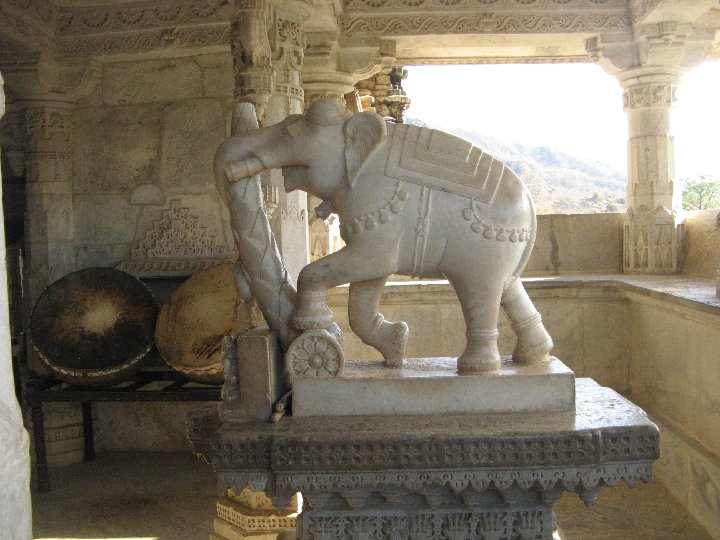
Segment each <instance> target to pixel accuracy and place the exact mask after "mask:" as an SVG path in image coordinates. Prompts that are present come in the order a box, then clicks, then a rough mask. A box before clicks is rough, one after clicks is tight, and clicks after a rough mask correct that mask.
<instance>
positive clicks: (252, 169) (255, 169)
mask: <svg viewBox="0 0 720 540" xmlns="http://www.w3.org/2000/svg"><path fill="white" fill-rule="evenodd" d="M266 169H267V167H265V165H263V162H262V161H260V159H259V158H257V157H256V156H250V157H248V158H245V159H240V160H238V161H230V162H229V163H227V164H226V165H225V175H226V176H227V179H228V181H229V182H237V181H238V180H242V179H243V178H249V177H251V176H253V175H256V174H259V173H261V172H263V171H264V170H266Z"/></svg>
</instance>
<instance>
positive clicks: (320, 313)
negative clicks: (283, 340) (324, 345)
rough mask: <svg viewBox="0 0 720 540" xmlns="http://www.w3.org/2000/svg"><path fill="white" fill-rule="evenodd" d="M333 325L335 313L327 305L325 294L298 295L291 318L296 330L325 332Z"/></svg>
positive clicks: (290, 322) (291, 323)
mask: <svg viewBox="0 0 720 540" xmlns="http://www.w3.org/2000/svg"><path fill="white" fill-rule="evenodd" d="M332 323H333V313H332V311H330V308H328V306H327V304H326V303H325V294H318V295H302V296H301V295H298V302H297V304H296V306H295V311H293V314H292V317H290V321H289V324H290V327H291V328H294V329H295V330H324V329H327V328H330V326H331V325H332Z"/></svg>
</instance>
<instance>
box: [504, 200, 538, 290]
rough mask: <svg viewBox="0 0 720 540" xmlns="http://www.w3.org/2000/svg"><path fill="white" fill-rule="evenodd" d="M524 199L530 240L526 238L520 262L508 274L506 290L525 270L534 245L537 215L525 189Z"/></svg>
mask: <svg viewBox="0 0 720 540" xmlns="http://www.w3.org/2000/svg"><path fill="white" fill-rule="evenodd" d="M525 198H526V199H527V202H528V205H529V206H530V215H531V221H530V238H528V240H527V242H526V243H525V250H524V251H523V254H522V256H521V257H520V260H519V261H518V264H517V266H516V267H515V270H514V271H513V272H512V274H510V276H508V278H507V280H506V281H505V287H506V288H507V287H508V286H509V285H510V284H511V283H512V282H513V281H514V280H515V279H516V278H518V277H520V274H522V272H523V270H525V265H527V263H528V261H529V260H530V254H531V253H532V249H533V246H534V245H535V238H536V237H537V213H536V211H535V203H534V202H533V199H532V197H531V196H530V192H529V191H528V190H527V189H525Z"/></svg>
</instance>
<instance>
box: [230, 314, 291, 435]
mask: <svg viewBox="0 0 720 540" xmlns="http://www.w3.org/2000/svg"><path fill="white" fill-rule="evenodd" d="M233 340H234V342H235V343H234V346H235V350H236V357H235V358H230V359H228V360H229V363H230V364H231V365H228V362H226V365H225V369H226V370H227V369H228V368H231V369H232V370H233V372H234V373H237V377H236V380H237V381H238V387H237V391H236V390H235V389H231V388H228V386H227V384H226V386H225V387H223V394H224V396H228V395H230V396H232V397H233V398H234V399H231V400H228V399H227V397H226V398H225V401H223V402H222V403H221V404H220V418H221V419H222V420H224V421H230V422H257V421H260V422H262V421H267V420H268V419H269V418H270V415H271V414H272V412H273V406H274V405H275V402H276V401H277V400H278V399H279V398H280V397H281V396H282V395H283V394H284V393H285V392H287V391H288V377H287V375H286V374H285V371H284V368H283V366H282V361H281V355H280V352H279V350H278V346H277V337H276V335H275V334H274V333H273V332H271V331H270V330H268V328H264V327H261V328H254V329H251V330H248V331H246V332H241V333H239V334H237V335H236V336H233ZM230 347H232V344H230ZM226 359H227V356H226ZM233 363H235V364H236V365H235V366H234V367H233V366H232V364H233ZM226 377H227V375H226ZM226 382H227V379H226Z"/></svg>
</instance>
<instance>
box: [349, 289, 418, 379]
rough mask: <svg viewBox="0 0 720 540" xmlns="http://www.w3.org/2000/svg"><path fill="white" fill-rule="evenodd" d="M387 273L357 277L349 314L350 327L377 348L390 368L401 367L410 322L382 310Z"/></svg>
mask: <svg viewBox="0 0 720 540" xmlns="http://www.w3.org/2000/svg"><path fill="white" fill-rule="evenodd" d="M386 281H387V276H384V277H381V278H376V279H370V280H367V281H357V282H355V283H351V284H350V294H349V298H348V315H349V318H350V328H352V331H353V332H355V333H356V334H357V336H358V337H359V338H360V339H361V340H362V342H363V343H365V344H367V345H370V346H371V347H374V348H375V349H377V350H378V351H379V352H380V354H382V355H383V358H384V359H385V365H386V366H387V367H391V368H399V367H402V362H403V358H404V356H405V345H406V344H407V338H408V325H407V324H406V323H405V322H402V321H400V322H397V323H391V322H388V321H386V320H385V317H383V315H382V313H379V311H378V308H379V306H380V295H381V294H382V290H383V287H384V286H385V282H386Z"/></svg>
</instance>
